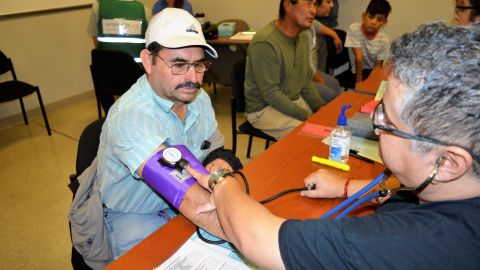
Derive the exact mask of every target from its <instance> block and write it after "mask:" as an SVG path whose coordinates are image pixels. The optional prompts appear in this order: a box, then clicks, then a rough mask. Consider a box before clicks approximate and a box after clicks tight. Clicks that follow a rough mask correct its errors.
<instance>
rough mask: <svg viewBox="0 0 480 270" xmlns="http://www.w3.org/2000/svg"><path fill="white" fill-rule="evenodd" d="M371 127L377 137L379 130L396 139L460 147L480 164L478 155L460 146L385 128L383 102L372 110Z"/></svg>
mask: <svg viewBox="0 0 480 270" xmlns="http://www.w3.org/2000/svg"><path fill="white" fill-rule="evenodd" d="M372 125H373V130H374V131H375V134H377V135H379V133H380V131H379V130H383V131H387V132H390V133H392V134H393V135H396V136H398V137H402V138H405V139H409V140H416V141H422V142H428V143H433V144H438V145H443V146H449V145H451V146H456V147H460V148H462V149H465V151H467V152H468V153H469V154H470V155H471V156H472V158H473V159H474V160H476V161H477V162H480V155H475V154H474V153H473V152H472V151H471V150H469V149H466V148H464V147H462V146H459V145H454V144H451V143H445V142H442V141H439V140H436V139H433V138H430V137H426V136H422V135H415V134H411V133H408V132H404V131H401V130H398V129H396V128H391V127H387V125H388V124H387V120H386V118H385V111H384V109H383V102H380V103H379V104H378V105H377V107H375V109H374V110H373V114H372Z"/></svg>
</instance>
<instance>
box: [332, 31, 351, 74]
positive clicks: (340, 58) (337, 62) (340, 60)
mask: <svg viewBox="0 0 480 270" xmlns="http://www.w3.org/2000/svg"><path fill="white" fill-rule="evenodd" d="M335 32H337V35H338V37H339V38H340V40H342V44H345V38H346V36H347V33H346V32H345V31H343V30H340V29H335ZM327 51H328V56H327V68H332V69H335V68H337V67H339V66H341V65H343V64H345V63H350V57H349V55H348V48H345V47H343V49H342V51H341V52H340V53H338V54H337V49H336V48H335V44H334V43H333V40H332V38H330V37H328V38H327Z"/></svg>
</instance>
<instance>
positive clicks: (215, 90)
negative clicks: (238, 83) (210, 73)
mask: <svg viewBox="0 0 480 270" xmlns="http://www.w3.org/2000/svg"><path fill="white" fill-rule="evenodd" d="M213 95H214V96H217V84H216V83H213Z"/></svg>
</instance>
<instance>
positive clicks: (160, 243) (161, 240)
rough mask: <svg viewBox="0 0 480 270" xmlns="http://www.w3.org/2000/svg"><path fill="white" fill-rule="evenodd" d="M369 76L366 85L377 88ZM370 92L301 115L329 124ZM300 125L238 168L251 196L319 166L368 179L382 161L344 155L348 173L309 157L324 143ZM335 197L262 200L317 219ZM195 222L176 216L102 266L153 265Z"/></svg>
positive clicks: (291, 214) (291, 183) (290, 183)
mask: <svg viewBox="0 0 480 270" xmlns="http://www.w3.org/2000/svg"><path fill="white" fill-rule="evenodd" d="M375 82H376V81H374V82H373V83H372V84H371V85H370V88H374V89H377V88H378V85H375ZM371 99H372V96H370V95H365V94H361V93H355V92H345V93H343V94H341V95H340V96H339V97H337V98H336V99H335V100H333V101H332V102H330V103H329V104H328V105H326V106H325V107H323V108H322V109H321V110H319V111H318V112H316V113H315V114H314V115H312V116H311V117H310V118H308V119H307V120H306V122H309V123H315V124H321V125H325V126H331V127H333V126H335V125H336V121H337V117H338V113H339V108H340V107H341V106H342V105H344V104H350V105H352V109H350V110H348V111H347V112H346V113H347V117H351V116H353V114H354V113H355V112H357V111H358V110H359V108H360V106H361V105H363V104H364V103H366V102H367V101H369V100H371ZM300 129H301V126H299V127H298V128H296V129H295V130H293V131H292V132H291V133H289V134H288V135H287V136H285V137H284V138H282V139H281V140H280V141H278V142H276V143H275V144H274V145H272V146H271V147H270V148H268V150H267V151H265V152H263V153H262V154H261V155H259V156H258V157H257V158H255V160H253V161H251V162H250V163H248V164H247V165H246V166H245V168H244V170H243V172H244V174H245V175H246V177H247V179H248V182H249V185H250V194H251V196H252V197H253V198H254V199H255V200H258V201H260V200H263V199H266V198H268V197H270V196H271V195H274V194H276V193H278V192H281V191H283V190H286V189H290V188H297V187H302V186H304V184H303V179H304V178H305V177H306V176H307V175H309V174H310V173H312V172H314V171H316V170H317V169H319V168H326V169H328V170H332V171H335V172H336V173H338V174H341V175H343V176H345V177H347V176H350V177H354V178H373V177H375V176H376V175H378V174H379V173H380V172H381V171H382V170H383V169H384V166H383V165H382V164H379V163H374V164H371V163H367V162H364V161H361V160H358V159H356V158H354V157H351V158H350V159H349V162H348V163H349V165H350V167H351V170H350V172H343V171H339V170H336V169H333V168H329V167H326V166H323V165H319V164H315V163H313V162H311V161H310V159H311V157H312V155H316V156H320V157H327V156H328V147H327V146H326V145H324V144H323V143H322V142H321V139H319V138H314V137H310V136H305V135H301V134H299V131H300ZM341 201H342V200H341V199H308V198H304V197H300V195H299V193H298V192H296V193H290V194H287V195H285V196H282V197H280V198H278V199H276V200H274V201H272V202H270V203H268V204H266V207H267V208H268V209H269V210H270V211H271V212H272V213H274V214H276V215H279V216H281V217H283V218H288V219H308V218H318V217H320V216H321V215H323V214H324V213H325V212H327V211H328V210H330V209H331V208H333V207H334V206H335V205H337V204H339V203H340V202H341ZM373 210H374V209H373V208H372V207H370V206H364V207H362V208H359V209H357V210H356V211H355V212H354V213H353V214H355V215H365V214H369V213H372V212H373ZM194 230H195V227H194V226H193V225H192V223H190V222H189V221H188V220H186V219H185V218H184V217H183V216H182V215H179V216H177V217H176V218H174V219H173V220H172V221H170V222H168V223H167V224H166V225H165V226H163V227H162V228H160V229H159V230H158V231H156V232H154V233H153V234H152V235H150V236H149V237H147V238H146V239H145V240H144V241H142V242H141V243H140V244H138V245H137V246H135V247H134V248H133V249H131V250H130V251H129V252H127V253H126V254H125V255H123V256H122V257H120V258H119V259H118V260H116V261H115V262H113V263H112V264H111V265H109V267H108V269H153V268H154V267H156V266H158V265H160V264H161V263H162V262H164V261H165V260H167V259H168V258H169V257H170V256H171V255H172V254H173V253H174V252H175V251H176V250H177V249H178V248H179V247H180V246H181V245H182V244H183V243H184V242H185V241H186V240H187V239H188V238H189V237H190V236H191V235H192V233H193V232H194Z"/></svg>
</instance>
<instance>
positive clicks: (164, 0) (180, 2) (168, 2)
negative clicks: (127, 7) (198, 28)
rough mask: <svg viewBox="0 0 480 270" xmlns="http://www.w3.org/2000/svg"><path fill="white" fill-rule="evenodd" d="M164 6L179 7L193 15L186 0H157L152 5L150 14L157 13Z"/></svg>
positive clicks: (190, 6)
mask: <svg viewBox="0 0 480 270" xmlns="http://www.w3.org/2000/svg"><path fill="white" fill-rule="evenodd" d="M166 7H174V8H181V9H185V10H186V11H188V12H189V13H190V14H192V15H193V10H192V5H191V4H190V3H189V2H188V0H158V1H157V2H156V3H155V5H154V6H153V10H152V15H155V14H157V13H158V12H160V11H162V10H163V9H164V8H166Z"/></svg>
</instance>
